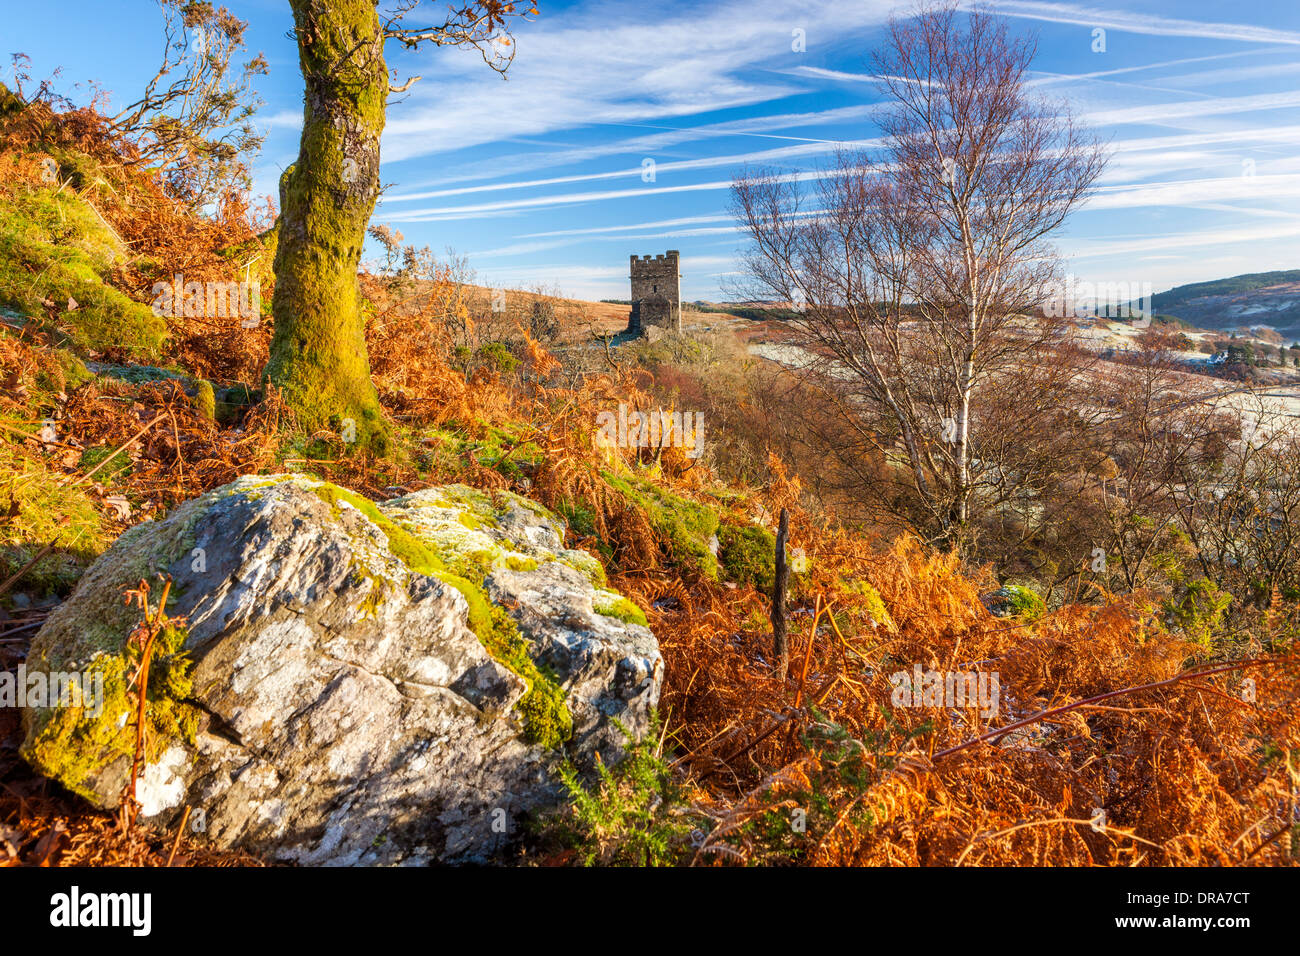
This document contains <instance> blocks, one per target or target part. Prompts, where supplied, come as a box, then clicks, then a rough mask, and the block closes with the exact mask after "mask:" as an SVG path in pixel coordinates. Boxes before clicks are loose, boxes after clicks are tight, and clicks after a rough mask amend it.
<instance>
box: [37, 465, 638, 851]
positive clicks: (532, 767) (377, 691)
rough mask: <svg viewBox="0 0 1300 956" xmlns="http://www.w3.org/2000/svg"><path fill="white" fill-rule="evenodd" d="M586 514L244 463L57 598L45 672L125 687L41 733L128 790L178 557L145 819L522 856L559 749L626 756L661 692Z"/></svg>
mask: <svg viewBox="0 0 1300 956" xmlns="http://www.w3.org/2000/svg"><path fill="white" fill-rule="evenodd" d="M563 531H564V529H563V525H562V523H561V522H560V521H559V520H558V519H556V518H555V517H554V516H553V515H551V514H550V513H549V512H547V511H546V509H544V508H542V507H541V506H540V505H538V504H536V503H534V502H531V501H529V500H527V499H525V498H521V497H519V496H516V495H511V494H508V493H501V494H498V495H494V496H491V497H489V496H488V495H485V494H483V493H481V492H477V491H474V490H472V489H469V488H465V487H463V486H447V487H444V488H435V489H429V490H426V491H421V492H418V493H415V494H412V495H408V496H406V497H403V498H398V499H394V500H392V501H389V502H384V503H381V504H379V505H375V504H372V503H371V502H369V501H366V500H365V499H363V498H359V497H357V496H354V495H352V494H350V493H348V492H346V491H344V490H342V489H339V488H336V487H335V486H333V485H328V484H324V483H321V482H315V481H311V480H309V479H306V478H303V477H300V476H289V475H278V476H269V477H267V476H253V477H247V478H241V479H239V480H238V481H235V482H233V483H232V484H229V485H226V486H225V487H223V488H219V489H217V490H215V491H213V492H210V493H208V494H206V495H204V496H202V497H200V498H197V499H194V500H193V501H190V502H187V503H185V504H184V505H182V506H181V507H180V508H178V509H176V511H175V512H173V513H172V514H171V515H170V516H169V517H168V518H166V519H165V520H163V521H160V522H146V523H144V524H142V525H139V526H137V527H135V528H132V529H131V530H129V531H128V532H126V533H125V534H123V535H122V537H121V538H120V539H119V540H118V541H117V542H116V543H115V544H114V545H113V547H112V548H110V549H109V551H108V552H107V553H106V554H105V555H104V556H103V557H102V558H100V559H99V560H98V561H97V562H96V563H95V564H94V565H93V566H92V567H91V568H90V569H89V571H87V573H86V574H85V576H84V577H83V578H82V580H81V582H80V584H79V585H78V587H77V589H76V591H75V593H74V594H73V595H72V596H71V597H70V598H69V599H68V600H67V601H66V602H65V603H64V604H63V605H61V606H60V607H59V608H58V609H57V610H56V611H55V612H54V613H53V614H51V616H50V618H49V619H48V620H47V621H46V623H45V625H44V626H43V627H42V629H41V631H40V633H39V634H38V635H37V637H36V639H35V640H34V642H33V645H32V649H31V652H30V654H29V657H28V662H27V667H28V671H29V672H44V673H51V672H74V673H94V674H95V675H96V676H97V677H98V678H100V679H102V684H103V688H104V690H103V694H102V698H103V699H102V705H101V706H99V707H98V708H96V707H95V706H93V703H94V702H91V701H88V700H83V701H82V702H81V703H82V705H83V706H75V702H72V704H69V703H68V702H67V701H64V702H63V704H64V705H62V706H47V707H36V706H33V707H29V708H28V709H27V710H25V711H24V725H25V729H26V739H25V743H24V746H23V754H24V756H25V757H26V758H27V759H28V760H29V762H31V763H32V764H33V765H34V766H35V767H36V768H37V769H38V770H40V771H41V772H42V773H45V774H47V775H49V776H51V777H54V778H55V779H58V780H59V781H61V782H62V783H63V784H65V785H66V786H68V787H69V788H71V789H73V790H74V791H76V792H78V793H81V794H82V795H84V796H85V797H87V798H88V799H90V800H91V801H93V802H94V803H96V804H97V805H99V806H102V807H107V808H111V807H116V806H117V805H119V803H120V801H121V799H122V798H123V793H124V790H125V788H126V787H127V785H128V783H129V779H130V769H131V761H132V754H133V751H134V733H135V730H134V727H135V718H134V705H135V696H134V684H133V683H132V679H133V676H134V674H135V670H136V666H137V665H136V661H137V659H138V653H136V652H134V651H132V650H129V649H128V648H127V637H128V634H129V633H130V631H131V628H132V625H133V624H134V622H136V621H137V620H139V614H140V612H139V610H138V609H136V608H133V607H128V606H125V605H124V604H123V598H122V593H123V591H124V589H126V588H129V587H134V586H136V584H137V583H138V581H139V580H140V579H141V578H149V577H151V576H152V575H154V574H155V573H156V572H159V571H161V572H164V573H166V574H169V575H170V576H171V578H172V586H171V597H172V599H171V600H170V601H169V603H168V607H167V613H168V615H170V616H171V618H173V619H174V620H177V621H179V620H180V619H184V621H183V624H179V625H178V626H176V627H171V628H168V629H167V630H166V631H164V633H163V634H162V635H160V637H159V638H158V639H157V640H156V642H155V647H154V660H153V664H152V666H151V668H150V677H149V694H148V697H149V715H148V727H149V733H148V735H147V741H148V746H147V748H146V757H147V762H146V765H145V767H144V769H143V772H142V773H141V774H140V776H139V781H138V784H137V797H138V799H139V801H140V804H141V813H142V815H143V817H145V818H148V819H154V820H157V821H159V822H162V823H169V822H171V821H172V820H173V819H174V818H175V817H176V816H177V815H178V814H179V813H180V812H181V811H182V809H183V808H184V807H185V806H189V807H190V808H191V819H192V820H197V821H199V822H200V823H201V825H202V827H203V829H204V832H205V833H206V834H207V836H208V838H210V839H211V840H212V841H213V842H214V843H215V844H216V845H218V846H222V847H242V848H246V849H249V850H252V851H255V852H257V853H260V854H263V855H266V856H269V857H272V858H277V859H285V860H292V861H296V862H299V863H304V864H396V863H405V864H421V863H432V862H447V863H458V862H488V861H493V860H499V859H501V858H502V857H503V856H504V855H505V854H507V853H508V852H509V851H510V849H511V848H512V847H513V846H514V845H515V844H516V843H517V841H518V840H519V838H520V836H521V833H522V824H523V822H524V821H525V819H526V818H527V817H528V816H529V815H531V814H535V813H536V812H537V811H539V810H543V809H546V808H549V807H552V806H555V805H556V804H557V803H558V802H559V801H560V800H561V799H562V793H561V789H560V787H559V786H558V781H557V777H556V768H557V767H558V766H559V765H560V764H561V762H562V761H564V760H569V761H571V762H572V763H574V764H575V765H576V766H577V767H578V768H579V770H587V771H589V770H590V769H591V768H592V767H593V766H594V764H595V761H596V759H597V755H599V759H601V760H603V761H605V762H607V763H608V762H613V761H617V760H618V759H619V757H620V755H621V751H622V748H623V746H624V745H625V743H626V736H625V735H624V733H623V731H622V730H621V729H620V728H626V730H627V731H628V732H630V733H632V734H633V735H637V734H640V733H641V732H643V731H644V729H645V728H646V727H647V726H648V723H649V719H650V709H651V708H652V707H653V706H654V705H655V703H656V702H657V699H658V694H659V687H660V680H661V677H662V673H663V664H662V659H661V657H660V655H659V649H658V644H657V642H656V641H655V638H654V636H653V634H651V632H650V631H649V629H648V628H647V627H646V626H645V618H644V615H643V614H642V613H641V611H640V609H639V608H637V607H636V606H635V605H633V604H631V602H628V601H627V600H626V599H624V598H623V597H621V596H620V595H618V594H617V593H615V592H613V591H611V590H609V589H608V588H607V587H606V586H605V581H604V574H603V571H602V570H601V567H600V564H599V563H598V562H597V561H596V560H595V559H594V558H593V557H591V556H590V555H589V554H586V553H585V552H580V551H572V550H566V549H565V548H564V547H563ZM159 591H160V586H159V584H158V582H157V581H156V580H155V583H154V585H153V587H152V594H153V596H154V597H155V598H156V597H157V595H158V593H159ZM84 686H95V684H94V682H93V681H90V680H87V681H86V683H85V685H84ZM29 703H30V702H29ZM51 703H53V702H51Z"/></svg>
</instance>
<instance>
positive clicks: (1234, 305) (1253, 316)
mask: <svg viewBox="0 0 1300 956" xmlns="http://www.w3.org/2000/svg"><path fill="white" fill-rule="evenodd" d="M1152 306H1153V308H1154V310H1155V311H1156V312H1157V313H1161V314H1164V315H1172V316H1176V317H1177V318H1179V319H1181V320H1182V321H1183V322H1186V323H1188V324H1189V325H1194V326H1196V327H1198V328H1202V329H1212V330H1223V329H1235V328H1237V327H1239V326H1255V325H1266V326H1268V327H1270V328H1273V329H1277V331H1278V332H1280V333H1281V334H1282V335H1283V336H1285V337H1287V338H1289V339H1296V338H1300V269H1289V270H1283V271H1278V272H1254V273H1250V274H1248V275H1239V276H1232V277H1230V278H1227V279H1215V280H1213V281H1211V282H1193V283H1190V284H1188V285H1180V286H1177V287H1175V288H1173V289H1170V290H1169V291H1168V292H1157V293H1156V294H1155V295H1154V296H1152Z"/></svg>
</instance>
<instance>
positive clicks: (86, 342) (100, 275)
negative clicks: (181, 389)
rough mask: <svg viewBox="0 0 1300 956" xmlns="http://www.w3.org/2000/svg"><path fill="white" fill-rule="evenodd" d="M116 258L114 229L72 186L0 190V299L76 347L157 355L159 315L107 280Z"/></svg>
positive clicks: (161, 334) (119, 254) (119, 256)
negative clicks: (73, 304)
mask: <svg viewBox="0 0 1300 956" xmlns="http://www.w3.org/2000/svg"><path fill="white" fill-rule="evenodd" d="M122 260H123V250H122V248H121V247H120V244H119V242H118V240H117V237H116V236H115V235H114V234H113V232H112V231H111V230H110V229H109V228H108V226H106V225H105V224H104V222H103V221H102V220H101V219H100V217H99V216H98V215H97V214H96V213H95V211H94V210H93V209H91V207H90V206H89V204H87V203H86V202H85V201H84V200H82V199H81V198H79V197H78V196H77V194H76V193H75V192H73V191H72V190H70V189H64V190H62V191H60V190H56V189H55V188H53V187H41V188H34V187H28V186H24V185H15V186H14V187H13V188H12V189H11V190H10V191H9V192H8V193H7V194H6V193H0V304H3V305H6V306H9V307H11V308H13V309H16V310H18V311H20V312H23V313H24V314H26V315H29V316H37V317H41V318H42V320H43V321H46V322H47V324H50V325H52V326H53V327H54V328H55V329H56V330H57V331H58V332H60V333H62V334H63V335H64V336H66V337H67V339H68V340H69V341H70V342H71V343H72V344H73V345H74V346H75V347H76V348H78V349H86V350H93V351H103V350H106V349H110V348H125V349H126V350H127V351H128V352H131V353H133V354H136V355H140V356H142V357H153V356H157V355H158V354H159V352H160V350H161V347H162V343H163V340H164V338H165V337H166V334H167V327H166V323H165V322H164V320H163V319H162V318H161V317H160V316H157V315H154V313H153V310H152V309H151V308H150V307H149V306H147V305H144V304H142V303H139V302H135V301H133V300H131V299H130V298H128V297H127V296H126V295H124V294H123V293H121V292H119V291H118V290H117V289H115V288H113V287H112V286H111V285H110V284H109V280H110V278H111V276H112V272H113V267H114V266H115V265H117V264H120V263H121V261H122ZM70 299H71V300H72V301H73V302H74V303H75V304H76V307H75V308H69V300H70ZM46 303H52V305H47V304H46ZM51 312H53V313H55V314H56V316H57V317H56V318H55V319H54V320H53V321H52V322H50V321H48V320H45V319H44V317H46V316H49V315H50V314H51Z"/></svg>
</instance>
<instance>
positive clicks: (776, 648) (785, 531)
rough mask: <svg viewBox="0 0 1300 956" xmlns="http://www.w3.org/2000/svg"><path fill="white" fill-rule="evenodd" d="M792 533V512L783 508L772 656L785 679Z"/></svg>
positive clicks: (778, 530)
mask: <svg viewBox="0 0 1300 956" xmlns="http://www.w3.org/2000/svg"><path fill="white" fill-rule="evenodd" d="M789 535H790V513H789V512H788V511H787V510H786V509H785V508H782V509H781V520H780V523H779V524H778V525H777V528H776V580H775V581H774V582H773V583H772V656H773V657H775V658H776V669H777V670H776V672H777V675H778V676H779V677H780V678H781V680H785V675H786V672H787V671H789V669H790V644H789V640H788V639H787V637H786V630H785V589H786V585H787V584H788V583H789V581H790V567H789V565H787V564H786V561H785V544H786V539H787V538H788V537H789Z"/></svg>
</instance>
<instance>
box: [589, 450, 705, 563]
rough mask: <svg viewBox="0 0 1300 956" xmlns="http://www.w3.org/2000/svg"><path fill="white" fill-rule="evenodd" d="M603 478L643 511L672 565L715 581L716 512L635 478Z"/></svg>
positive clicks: (616, 476)
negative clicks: (712, 544) (714, 542)
mask: <svg viewBox="0 0 1300 956" xmlns="http://www.w3.org/2000/svg"><path fill="white" fill-rule="evenodd" d="M604 477H605V480H606V481H607V482H608V483H609V485H610V487H611V488H613V489H614V490H615V491H616V492H618V493H619V494H620V495H622V496H623V497H624V498H625V499H626V500H627V501H628V502H629V503H630V504H632V505H634V506H636V507H638V508H640V509H641V510H642V511H644V512H645V514H646V517H647V518H648V519H649V521H650V526H651V527H652V528H654V530H655V532H656V533H657V534H658V535H659V537H660V539H661V542H662V544H663V546H664V550H665V551H667V553H668V557H669V559H670V560H671V561H672V562H673V563H674V564H676V565H678V566H679V567H682V568H687V569H690V570H693V571H695V572H697V573H699V574H700V575H702V576H703V577H706V578H708V579H710V580H712V581H716V580H717V579H718V559H717V558H716V557H714V555H713V549H712V547H711V542H712V540H713V536H714V535H715V534H717V531H718V524H719V519H718V513H717V512H716V511H714V510H713V509H712V508H709V507H708V506H706V505H702V504H700V503H699V502H696V501H691V500H690V499H689V498H683V497H682V496H680V495H676V494H673V493H672V492H670V491H665V490H664V489H662V488H659V487H657V486H655V485H653V484H651V483H650V482H649V481H647V480H646V479H644V478H641V477H639V476H637V475H615V474H613V473H611V472H605V473H604Z"/></svg>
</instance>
